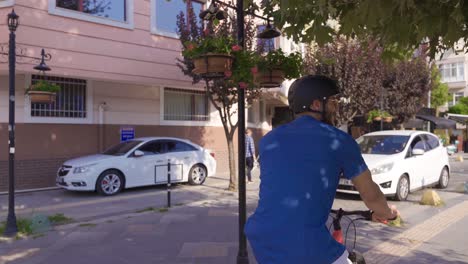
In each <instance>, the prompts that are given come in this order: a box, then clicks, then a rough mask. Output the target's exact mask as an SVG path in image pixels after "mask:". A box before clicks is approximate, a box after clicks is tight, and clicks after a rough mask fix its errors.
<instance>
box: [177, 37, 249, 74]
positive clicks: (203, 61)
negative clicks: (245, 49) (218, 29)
mask: <svg viewBox="0 0 468 264" xmlns="http://www.w3.org/2000/svg"><path fill="white" fill-rule="evenodd" d="M240 49H241V48H240V46H238V45H236V43H235V41H234V40H233V39H232V38H230V37H223V36H220V37H219V36H218V37H215V36H207V37H205V38H202V39H201V40H200V41H198V42H197V43H195V42H188V43H186V44H185V45H184V47H183V51H182V55H183V56H184V57H187V58H189V59H191V60H192V61H193V64H194V66H195V68H194V69H193V71H192V72H193V73H194V74H198V75H201V76H203V77H213V78H215V77H223V76H224V73H225V72H226V71H231V69H232V63H233V60H234V57H233V56H232V55H231V53H232V52H233V51H238V50H240Z"/></svg>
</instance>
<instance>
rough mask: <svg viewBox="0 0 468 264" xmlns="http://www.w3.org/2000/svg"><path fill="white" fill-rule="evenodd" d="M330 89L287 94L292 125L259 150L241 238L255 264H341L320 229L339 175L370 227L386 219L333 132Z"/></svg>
mask: <svg viewBox="0 0 468 264" xmlns="http://www.w3.org/2000/svg"><path fill="white" fill-rule="evenodd" d="M337 95H338V87H337V85H336V83H335V82H334V81H333V80H331V79H329V78H327V77H324V76H318V75H309V76H305V77H302V78H300V79H298V80H296V81H295V82H294V83H293V84H292V85H291V87H290V89H289V94H288V100H289V107H290V108H291V110H292V111H293V112H294V114H295V117H296V118H295V120H294V121H292V122H291V123H289V124H286V125H283V126H280V127H278V128H276V129H274V130H273V131H271V132H270V133H268V134H267V135H266V136H265V137H264V138H263V139H262V140H261V141H260V144H259V147H260V149H259V150H260V153H259V154H260V156H261V157H262V162H261V168H260V170H261V183H260V199H259V202H258V207H257V209H256V211H255V213H254V214H253V215H252V216H251V217H250V218H249V220H248V222H247V224H246V227H245V233H246V235H247V237H248V239H249V241H250V245H251V246H252V249H253V251H254V254H255V257H256V259H257V261H258V263H259V264H302V263H304V264H305V263H307V264H312V263H313V264H331V263H334V264H342V263H344V264H346V263H348V260H347V257H348V252H347V251H346V249H345V247H344V246H343V245H342V244H340V243H338V242H337V241H335V240H334V239H333V237H332V236H331V235H330V232H329V231H328V229H327V227H326V222H327V219H328V215H329V213H330V209H331V207H332V205H333V200H334V198H335V194H336V189H337V186H338V182H339V178H340V175H343V176H344V177H346V178H347V179H350V180H352V182H353V184H354V186H355V187H356V189H357V190H358V191H359V193H360V195H361V198H362V200H363V201H364V203H365V204H366V206H367V207H368V208H369V209H371V210H372V211H373V217H374V219H376V220H382V221H383V220H387V219H394V218H396V217H397V215H398V211H397V210H396V209H395V208H390V207H389V205H388V204H387V201H386V199H385V197H384V195H383V194H382V192H381V191H380V188H379V186H378V185H377V184H375V183H374V182H373V181H372V178H371V174H370V172H369V170H368V168H367V166H366V164H365V162H364V160H363V158H362V156H361V152H360V149H359V146H358V145H357V143H356V141H355V140H354V139H353V138H352V137H351V136H349V135H348V134H347V133H345V132H343V131H341V130H339V129H337V128H335V127H333V126H332V125H330V124H332V120H333V118H334V114H335V109H336V108H337V102H338V100H337V99H336V96H337Z"/></svg>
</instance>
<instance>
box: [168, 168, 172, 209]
mask: <svg viewBox="0 0 468 264" xmlns="http://www.w3.org/2000/svg"><path fill="white" fill-rule="evenodd" d="M170 207H171V160H168V161H167V208H170Z"/></svg>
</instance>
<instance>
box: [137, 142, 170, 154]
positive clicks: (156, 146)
mask: <svg viewBox="0 0 468 264" xmlns="http://www.w3.org/2000/svg"><path fill="white" fill-rule="evenodd" d="M138 150H139V151H142V152H143V153H145V156H146V155H155V154H161V153H165V151H164V143H163V142H161V141H151V142H148V143H146V144H144V145H143V146H141V147H140V148H139V149H138Z"/></svg>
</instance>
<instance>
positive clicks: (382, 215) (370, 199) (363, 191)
mask: <svg viewBox="0 0 468 264" xmlns="http://www.w3.org/2000/svg"><path fill="white" fill-rule="evenodd" d="M352 181H353V184H354V187H356V189H357V190H358V191H359V194H360V195H361V198H362V200H363V201H364V203H365V204H366V206H367V207H368V208H369V209H371V210H372V211H374V214H373V219H374V218H375V219H376V221H379V222H382V221H387V220H392V219H393V220H394V219H395V218H396V217H398V215H399V212H398V210H397V209H396V207H395V206H391V207H390V206H389V205H388V204H387V199H385V196H384V195H383V193H382V191H380V188H379V186H378V185H377V184H376V183H375V182H374V181H372V177H371V174H370V171H369V170H366V171H364V172H363V173H362V174H361V175H359V176H357V177H354V178H353V179H352Z"/></svg>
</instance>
